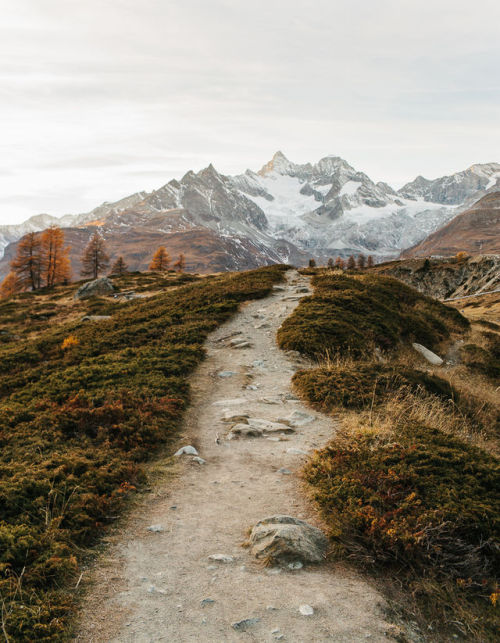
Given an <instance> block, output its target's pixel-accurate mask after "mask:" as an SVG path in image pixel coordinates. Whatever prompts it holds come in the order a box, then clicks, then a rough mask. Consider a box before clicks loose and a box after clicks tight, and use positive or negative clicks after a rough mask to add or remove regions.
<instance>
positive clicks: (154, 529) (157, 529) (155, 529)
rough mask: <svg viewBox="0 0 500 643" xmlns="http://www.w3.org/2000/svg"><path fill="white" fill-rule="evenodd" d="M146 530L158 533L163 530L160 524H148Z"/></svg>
mask: <svg viewBox="0 0 500 643" xmlns="http://www.w3.org/2000/svg"><path fill="white" fill-rule="evenodd" d="M148 531H152V532H153V533H155V534H159V533H161V532H162V531H164V529H163V526H162V525H149V527H148Z"/></svg>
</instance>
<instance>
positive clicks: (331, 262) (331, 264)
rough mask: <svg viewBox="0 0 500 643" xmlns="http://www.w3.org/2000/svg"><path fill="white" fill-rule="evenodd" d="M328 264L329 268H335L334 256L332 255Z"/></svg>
mask: <svg viewBox="0 0 500 643" xmlns="http://www.w3.org/2000/svg"><path fill="white" fill-rule="evenodd" d="M326 265H327V266H328V268H329V270H333V268H334V263H333V257H330V259H328V262H327V264H326Z"/></svg>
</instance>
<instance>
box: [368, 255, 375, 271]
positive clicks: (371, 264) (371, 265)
mask: <svg viewBox="0 0 500 643" xmlns="http://www.w3.org/2000/svg"><path fill="white" fill-rule="evenodd" d="M366 265H367V266H368V268H373V266H374V265H375V261H374V260H373V257H372V255H368V260H367V262H366Z"/></svg>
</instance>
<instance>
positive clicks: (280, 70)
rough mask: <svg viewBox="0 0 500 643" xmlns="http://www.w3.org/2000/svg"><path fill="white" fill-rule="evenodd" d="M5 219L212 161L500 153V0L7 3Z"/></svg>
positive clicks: (83, 205)
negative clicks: (283, 156) (278, 153)
mask: <svg viewBox="0 0 500 643" xmlns="http://www.w3.org/2000/svg"><path fill="white" fill-rule="evenodd" d="M0 16H1V19H0V77H1V81H0V124H1V136H0V146H1V154H0V223H16V222H19V221H22V220H24V219H25V218H27V217H29V216H31V215H33V214H38V213H40V212H49V213H52V214H57V215H60V214H64V213H70V212H71V213H73V212H84V211H86V210H89V209H91V208H92V207H94V206H96V205H98V204H99V203H101V202H102V201H105V200H115V199H117V198H120V197H122V196H125V195H126V194H130V193H133V192H136V191H138V190H142V189H146V190H151V189H153V188H157V187H160V186H161V185H163V184H164V183H166V182H167V181H168V180H169V179H171V178H173V177H180V176H182V175H183V174H184V173H185V172H186V171H187V170H189V169H194V170H198V169H201V168H202V167H204V166H206V165H208V163H210V162H213V163H214V165H215V166H216V168H217V169H218V170H219V171H221V172H224V173H226V174H231V173H237V172H241V171H244V170H245V169H246V168H247V167H250V168H252V169H259V168H260V166H262V165H263V164H264V163H265V162H266V161H268V160H269V158H270V157H271V156H272V154H273V153H274V152H275V151H276V150H278V149H281V150H283V152H284V153H285V154H286V155H287V156H288V157H289V158H290V159H291V160H294V161H297V162H305V161H315V160H318V159H319V158H321V157H322V156H326V155H328V154H335V155H339V156H342V157H344V158H345V159H346V160H348V161H349V162H350V163H351V164H352V165H354V167H356V168H357V169H359V170H362V171H365V172H366V173H367V174H368V175H369V176H370V177H371V178H373V179H374V180H376V181H378V180H385V181H388V182H389V183H391V184H393V185H395V186H396V187H399V186H400V185H401V184H402V183H404V182H406V181H408V180H411V179H413V178H415V176H416V175H417V174H423V175H424V176H426V177H428V178H435V177H437V176H441V175H443V174H448V173H451V172H454V171H458V170H462V169H465V168H466V167H468V166H469V165H471V164H472V163H478V162H488V161H500V38H499V36H498V33H499V24H500V2H498V0H475V2H467V3H465V2H460V1H458V2H457V0H454V1H448V0H432V1H431V0H357V1H356V2H353V1H352V0H251V1H248V0H0Z"/></svg>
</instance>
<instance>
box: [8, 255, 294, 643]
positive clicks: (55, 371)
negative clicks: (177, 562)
mask: <svg viewBox="0 0 500 643" xmlns="http://www.w3.org/2000/svg"><path fill="white" fill-rule="evenodd" d="M283 270H285V268H284V267H281V266H273V267H268V268H262V269H259V270H254V271H250V272H246V273H236V274H226V275H223V276H219V277H214V278H209V279H203V280H199V281H197V282H196V283H193V284H190V285H184V286H179V285H178V284H177V287H173V288H172V287H171V286H172V280H169V279H168V276H167V281H166V283H159V280H160V279H161V280H163V279H164V277H163V276H155V275H150V274H148V275H145V278H144V283H143V286H144V287H145V288H147V289H148V290H149V291H150V292H156V291H158V290H162V291H163V292H160V294H156V295H154V296H151V297H149V298H147V299H137V300H132V301H130V302H126V303H116V302H115V301H114V300H105V299H98V300H94V301H89V302H74V301H73V300H72V294H73V292H74V288H71V287H68V288H65V289H56V290H55V291H54V292H46V293H41V294H38V293H37V294H26V295H22V296H20V297H17V298H16V299H14V300H5V301H3V302H1V306H0V321H1V322H2V323H3V326H4V328H3V329H4V330H6V331H7V333H5V334H4V342H3V344H1V345H0V364H1V369H0V372H1V375H0V447H1V455H0V595H1V617H2V627H3V634H4V637H5V638H6V639H8V640H11V641H26V640H30V641H35V640H37V641H57V640H63V639H65V638H66V637H67V636H68V632H69V626H70V622H71V615H72V610H73V608H74V605H75V596H74V591H73V590H72V589H71V588H72V587H74V586H75V584H76V582H77V579H78V577H79V564H80V562H81V559H82V556H83V555H84V554H85V552H86V551H87V548H88V547H89V546H91V545H93V544H94V543H96V541H97V539H98V537H99V536H100V535H101V534H102V533H103V532H104V531H105V529H106V527H107V525H109V524H110V523H111V522H112V520H114V518H115V517H116V516H117V515H118V514H119V512H120V511H121V510H122V509H123V508H124V507H126V505H127V498H128V497H129V496H131V495H133V494H134V493H137V491H140V490H141V489H142V488H143V487H144V486H145V484H146V480H145V474H144V468H143V466H142V465H141V463H143V462H145V461H146V460H147V459H148V458H150V457H151V456H152V455H153V454H154V453H155V452H156V453H157V452H158V451H159V449H161V448H162V446H164V445H166V444H167V445H168V441H169V440H172V439H173V438H174V437H175V435H176V431H177V429H178V427H179V425H180V422H181V420H182V416H183V410H184V409H185V407H186V405H187V403H188V401H189V383H188V379H187V378H188V376H189V374H190V372H191V371H192V370H193V369H194V367H195V366H196V365H197V364H198V363H199V362H200V361H201V360H202V359H203V355H204V353H203V348H202V344H203V341H204V339H205V338H206V336H207V335H208V333H210V332H211V331H213V330H214V329H215V328H217V326H219V325H220V324H222V323H223V322H225V321H226V320H227V319H228V318H229V317H230V316H231V315H232V314H234V313H235V312H236V310H237V309H238V306H239V305H240V303H241V302H243V301H245V300H248V299H256V298H260V297H264V296H265V295H267V294H268V293H269V292H270V290H271V288H272V285H273V284H274V283H276V282H278V281H280V280H281V279H282V278H283ZM179 278H181V279H183V277H182V276H181V277H179V276H175V275H172V279H179ZM128 280H130V276H126V277H125V278H123V279H122V282H123V283H122V284H121V285H122V287H123V286H126V287H127V288H128V287H129V281H128ZM117 281H119V280H117ZM135 282H136V284H135V288H137V286H140V285H141V278H140V277H139V276H136V277H135ZM165 287H167V290H165ZM55 307H57V309H56V308H55ZM44 310H50V311H54V312H57V315H58V316H56V317H49V318H47V319H40V317H38V318H37V319H36V321H35V322H34V324H35V328H34V329H33V328H31V325H30V324H29V323H26V321H25V315H26V313H27V312H28V311H31V312H30V313H29V314H32V313H33V314H36V315H39V314H40V313H41V311H44ZM97 311H99V313H100V314H111V315H112V317H111V319H110V320H107V321H101V322H99V323H83V324H82V323H81V322H80V321H79V319H80V318H81V316H82V314H85V313H89V312H92V313H94V314H95V313H96V312H97ZM41 314H42V315H43V314H44V313H41ZM54 319H59V321H61V323H59V324H56V323H55V322H54ZM18 337H19V338H21V339H22V341H19V339H17V338H18Z"/></svg>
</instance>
